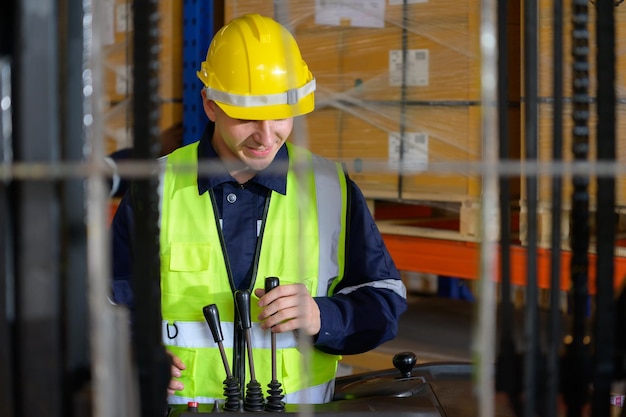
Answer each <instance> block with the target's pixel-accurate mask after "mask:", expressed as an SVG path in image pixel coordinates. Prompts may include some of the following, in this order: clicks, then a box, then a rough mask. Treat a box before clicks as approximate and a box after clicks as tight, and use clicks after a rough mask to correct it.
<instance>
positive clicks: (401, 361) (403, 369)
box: [393, 352, 417, 378]
mask: <svg viewBox="0 0 626 417" xmlns="http://www.w3.org/2000/svg"><path fill="white" fill-rule="evenodd" d="M416 362H417V357H416V356H415V353H413V352H400V353H397V354H395V355H394V356H393V366H395V367H396V369H397V370H398V371H400V373H401V374H402V378H410V377H411V372H413V367H414V366H415V363H416Z"/></svg>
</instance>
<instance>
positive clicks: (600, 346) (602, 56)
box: [591, 0, 617, 416]
mask: <svg viewBox="0 0 626 417" xmlns="http://www.w3.org/2000/svg"><path fill="white" fill-rule="evenodd" d="M596 10H597V14H596V42H597V46H598V49H597V57H596V75H597V78H598V93H597V95H598V107H597V109H596V110H597V113H598V124H597V133H596V147H597V159H598V163H602V162H607V163H614V162H615V157H616V153H615V152H616V133H615V123H616V121H615V117H616V116H615V114H616V111H615V105H616V104H615V103H616V97H615V96H616V94H615V18H614V6H613V0H598V1H597V3H596ZM597 186H598V187H597V192H596V195H597V198H596V242H597V243H596V247H597V252H598V258H597V268H596V270H597V274H596V277H597V278H596V303H595V313H596V314H595V320H594V329H595V339H594V358H595V360H594V368H593V394H592V398H591V405H592V414H593V415H594V416H607V415H609V414H610V407H609V404H610V396H611V383H612V382H613V379H614V377H615V375H614V372H615V369H614V368H615V366H614V360H615V359H614V357H615V356H614V355H615V348H614V344H615V340H614V327H613V326H614V323H615V318H614V314H615V308H614V301H613V296H614V290H613V285H614V282H615V265H614V257H615V230H616V223H617V222H616V214H615V176H599V177H598V178H597Z"/></svg>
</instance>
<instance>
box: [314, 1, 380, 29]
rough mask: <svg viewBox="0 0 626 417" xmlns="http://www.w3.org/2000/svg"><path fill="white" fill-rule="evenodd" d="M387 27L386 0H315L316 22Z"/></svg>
mask: <svg viewBox="0 0 626 417" xmlns="http://www.w3.org/2000/svg"><path fill="white" fill-rule="evenodd" d="M342 21H349V22H350V26H354V27H367V28H382V27H385V0H315V23H316V24H318V25H331V26H339V25H341V22H342Z"/></svg>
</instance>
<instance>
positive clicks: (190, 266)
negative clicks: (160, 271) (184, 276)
mask: <svg viewBox="0 0 626 417" xmlns="http://www.w3.org/2000/svg"><path fill="white" fill-rule="evenodd" d="M210 253H211V244H210V243H208V242H171V243H170V257H169V258H170V259H169V269H170V271H181V272H191V271H206V270H208V269H209V257H210Z"/></svg>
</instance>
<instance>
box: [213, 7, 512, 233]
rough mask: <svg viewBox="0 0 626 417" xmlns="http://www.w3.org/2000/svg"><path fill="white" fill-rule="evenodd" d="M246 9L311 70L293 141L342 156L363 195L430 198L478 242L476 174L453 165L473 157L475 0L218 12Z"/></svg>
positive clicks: (477, 110)
mask: <svg viewBox="0 0 626 417" xmlns="http://www.w3.org/2000/svg"><path fill="white" fill-rule="evenodd" d="M251 12H255V13H260V14H263V15H267V16H270V17H273V18H275V19H276V20H278V21H279V22H281V23H282V24H283V25H284V26H286V27H287V28H288V29H290V31H291V32H292V33H293V34H294V36H295V38H296V40H297V42H298V44H299V46H300V49H301V52H302V55H303V58H304V60H305V61H306V62H307V64H308V65H309V67H310V69H311V71H312V73H313V75H314V76H315V77H316V82H317V90H316V109H315V111H314V112H313V113H311V114H308V115H306V116H303V117H302V118H300V119H299V120H297V121H296V128H295V129H294V133H293V134H292V137H291V140H292V141H294V142H298V143H301V144H303V145H304V146H306V147H308V148H309V149H311V150H312V151H314V152H316V153H318V154H320V155H323V156H325V157H328V158H331V159H334V160H339V161H342V162H344V163H345V164H346V166H347V167H348V170H349V173H350V176H351V178H352V179H353V180H354V181H355V182H356V183H357V184H358V185H359V186H360V187H361V189H362V190H363V192H364V194H365V196H366V197H367V198H369V199H372V201H384V200H388V201H399V202H403V203H411V204H415V203H425V204H431V205H432V206H435V207H439V208H441V210H439V212H445V213H447V214H450V213H453V215H455V216H456V223H457V225H469V226H468V228H465V229H461V227H460V226H458V227H457V228H456V230H452V235H454V236H455V237H456V238H459V239H462V240H477V239H479V233H478V231H477V228H476V227H474V225H473V224H472V223H474V222H475V221H476V220H477V218H478V216H477V213H478V210H479V204H480V195H481V182H480V177H479V176H478V175H477V174H476V173H471V172H469V171H468V170H467V169H464V167H465V166H466V164H468V163H477V162H480V161H481V156H482V149H481V106H480V93H481V92H480V82H479V81H480V80H479V75H480V51H479V47H478V45H479V44H478V36H479V26H480V22H479V16H480V13H479V3H478V2H477V1H476V0H463V1H460V2H459V1H455V2H450V1H437V2H435V1H423V0H420V1H416V0H407V1H402V0H389V1H386V0H370V1H360V0H343V1H341V0H339V1H332V2H319V1H314V0H298V1H293V0H278V1H273V2H269V1H262V0H235V1H229V2H226V3H225V16H224V20H225V21H229V20H231V19H232V18H235V17H237V16H241V15H243V14H245V13H251ZM446 164H449V166H448V168H447V169H446ZM434 167H438V169H433V168H434ZM442 167H443V168H442ZM517 198H519V195H517ZM373 208H374V209H375V207H373ZM404 220H406V219H404ZM404 220H403V221H404ZM383 226H384V224H382V223H381V227H383ZM390 226H397V224H395V225H392V224H390ZM400 226H401V227H402V225H400ZM409 228H410V227H409ZM405 229H406V228H405ZM446 236H450V235H446Z"/></svg>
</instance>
